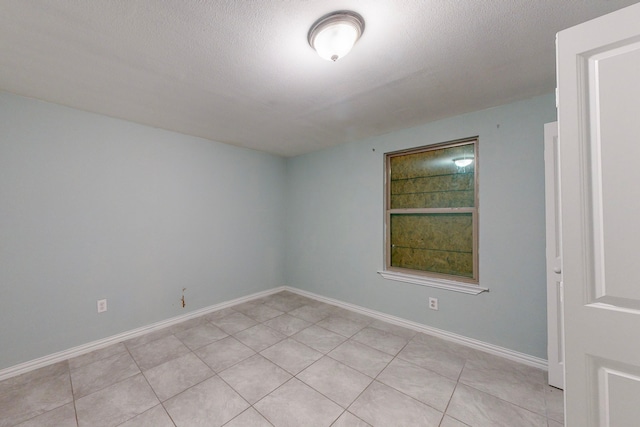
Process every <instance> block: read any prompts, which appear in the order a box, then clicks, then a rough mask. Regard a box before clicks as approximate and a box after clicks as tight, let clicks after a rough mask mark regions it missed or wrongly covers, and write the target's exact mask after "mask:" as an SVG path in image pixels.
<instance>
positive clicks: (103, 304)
mask: <svg viewBox="0 0 640 427" xmlns="http://www.w3.org/2000/svg"><path fill="white" fill-rule="evenodd" d="M105 311H107V300H106V299H99V300H98V313H104V312H105Z"/></svg>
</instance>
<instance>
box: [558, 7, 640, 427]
mask: <svg viewBox="0 0 640 427" xmlns="http://www.w3.org/2000/svg"><path fill="white" fill-rule="evenodd" d="M557 43H558V45H557V48H558V89H559V98H558V101H559V110H558V122H559V130H560V132H559V133H560V183H561V186H562V190H561V221H562V267H563V271H562V276H563V281H564V331H565V406H566V413H565V417H566V418H565V419H566V423H567V425H568V426H569V427H587V426H613V427H626V426H634V427H636V426H639V425H640V164H639V163H638V160H640V3H637V4H635V5H633V6H630V7H627V8H625V9H622V10H620V11H617V12H614V13H611V14H609V15H605V16H603V17H600V18H598V19H595V20H593V21H589V22H587V23H584V24H581V25H578V26H576V27H573V28H570V29H568V30H565V31H562V32H560V33H559V34H558V38H557Z"/></svg>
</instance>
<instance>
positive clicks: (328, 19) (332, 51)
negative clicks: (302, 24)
mask: <svg viewBox="0 0 640 427" xmlns="http://www.w3.org/2000/svg"><path fill="white" fill-rule="evenodd" d="M363 32H364V19H362V16H360V14H358V13H356V12H352V11H350V10H341V11H337V12H332V13H330V14H328V15H325V16H323V17H322V18H320V19H318V20H317V21H316V22H315V23H314V24H313V25H312V26H311V29H310V30H309V34H308V36H307V38H308V41H309V45H311V47H312V48H314V49H315V50H316V52H318V55H320V57H322V58H324V59H326V60H329V61H334V62H335V61H337V60H338V59H340V58H342V57H343V56H345V55H346V54H348V53H349V51H351V49H352V48H353V45H354V44H355V43H356V42H357V41H358V39H359V38H360V36H361V35H362V33H363Z"/></svg>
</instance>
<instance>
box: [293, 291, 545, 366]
mask: <svg viewBox="0 0 640 427" xmlns="http://www.w3.org/2000/svg"><path fill="white" fill-rule="evenodd" d="M282 289H283V290H287V291H289V292H293V293H296V294H298V295H302V296H305V297H308V298H312V299H315V300H317V301H321V302H325V303H327V304H331V305H335V306H338V307H341V308H344V309H347V310H351V311H354V312H356V313H360V314H364V315H365V316H369V317H373V318H375V319H378V320H382V321H384V322H388V323H393V324H394V325H398V326H403V327H405V328H408V329H412V330H414V331H418V332H422V333H425V334H427V335H432V336H434V337H438V338H442V339H445V340H448V341H452V342H455V343H457V344H462V345H465V346H467V347H471V348H475V349H476V350H481V351H484V352H486V353H490V354H494V355H496V356H501V357H504V358H506V359H509V360H513V361H515V362H519V363H522V364H525V365H528V366H533V367H534V368H539V369H543V370H545V371H546V370H547V369H548V364H547V361H546V360H545V359H541V358H539V357H535V356H531V355H528V354H525V353H520V352H518V351H514V350H510V349H508V348H504V347H500V346H497V345H494V344H489V343H486V342H484V341H480V340H476V339H473V338H468V337H465V336H463V335H458V334H454V333H452V332H447V331H444V330H442V329H437V328H432V327H431V326H427V325H423V324H421V323H416V322H412V321H410V320H406V319H403V318H401V317H396V316H392V315H390V314H385V313H382V312H379V311H375V310H371V309H368V308H364V307H360V306H358V305H355V304H349V303H346V302H342V301H339V300H336V299H333V298H327V297H323V296H321V295H317V294H314V293H312V292H307V291H303V290H300V289H296V288H292V287H289V286H283V287H282Z"/></svg>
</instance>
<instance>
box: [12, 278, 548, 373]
mask: <svg viewBox="0 0 640 427" xmlns="http://www.w3.org/2000/svg"><path fill="white" fill-rule="evenodd" d="M285 290H286V291H289V292H292V293H295V294H298V295H302V296H305V297H308V298H312V299H315V300H317V301H321V302H325V303H327V304H331V305H335V306H338V307H341V308H344V309H347V310H351V311H354V312H356V313H360V314H364V315H365V316H369V317H373V318H374V319H378V320H382V321H384V322H389V323H393V324H394V325H398V326H403V327H405V328H409V329H412V330H414V331H418V332H422V333H425V334H427V335H432V336H435V337H438V338H442V339H445V340H448V341H452V342H455V343H457V344H462V345H465V346H468V347H472V348H475V349H477V350H481V351H484V352H487V353H491V354H494V355H496V356H501V357H504V358H506V359H509V360H513V361H516V362H520V363H523V364H525V365H528V366H533V367H535V368H539V369H544V370H547V367H548V365H547V361H546V360H544V359H541V358H539V357H534V356H530V355H528V354H525V353H520V352H517V351H514V350H510V349H508V348H504V347H500V346H497V345H493V344H489V343H486V342H483V341H479V340H476V339H473V338H468V337H465V336H462V335H458V334H454V333H452V332H447V331H444V330H442V329H437V328H432V327H430V326H426V325H423V324H420V323H416V322H412V321H410V320H406V319H402V318H400V317H396V316H392V315H389V314H385V313H382V312H379V311H375V310H371V309H368V308H364V307H360V306H358V305H355V304H349V303H346V302H342V301H339V300H336V299H333V298H327V297H324V296H321V295H317V294H314V293H312V292H307V291H303V290H301V289H296V288H292V287H289V286H280V287H277V288H273V289H269V290H267V291H262V292H257V293H254V294H251V295H247V296H245V297H241V298H236V299H233V300H230V301H226V302H223V303H220V304H215V305H212V306H209V307H205V308H201V309H199V310H195V311H192V312H190V313H187V314H183V315H181V316H176V317H172V318H170V319H167V320H162V321H160V322H156V323H152V324H151V325H147V326H143V327H141V328H136V329H132V330H130V331H127V332H123V333H120V334H117V335H113V336H110V337H107V338H103V339H101V340H97V341H92V342H90V343H87V344H83V345H80V346H77V347H73V348H70V349H68V350H63V351H59V352H57V353H53V354H50V355H47V356H44V357H40V358H38V359H34V360H30V361H28V362H24V363H20V364H19V365H15V366H11V367H9V368H5V369H2V370H0V381H2V380H5V379H7V378H11V377H15V376H16V375H20V374H24V373H26V372H29V371H33V370H35V369H39V368H43V367H45V366H48V365H52V364H54V363H57V362H62V361H63V360H66V359H71V358H72V357H76V356H81V355H83V354H86V353H90V352H92V351H95V350H99V349H101V348H104V347H107V346H110V345H112V344H117V343H119V342H122V341H126V340H128V339H131V338H135V337H138V336H140V335H144V334H147V333H149V332H153V331H156V330H158V329H162V328H166V327H167V326H172V325H175V324H176V323H180V322H183V321H185V320H189V319H192V318H194V317H198V316H202V315H205V314H208V313H212V312H214V311H218V310H222V309H223V308H227V307H232V306H234V305H238V304H242V303H243V302H247V301H251V300H254V299H257V298H262V297H265V296H267V295H271V294H275V293H277V292H281V291H285Z"/></svg>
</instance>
